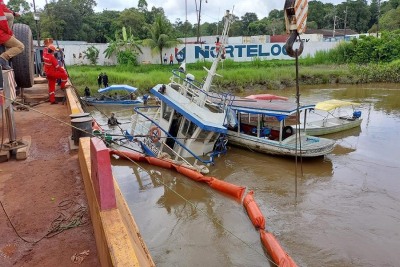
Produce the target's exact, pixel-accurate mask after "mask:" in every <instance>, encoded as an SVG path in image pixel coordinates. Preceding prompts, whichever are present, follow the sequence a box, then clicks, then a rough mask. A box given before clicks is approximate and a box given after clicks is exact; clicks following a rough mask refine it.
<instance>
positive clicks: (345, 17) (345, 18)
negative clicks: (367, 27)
mask: <svg viewBox="0 0 400 267" xmlns="http://www.w3.org/2000/svg"><path fill="white" fill-rule="evenodd" d="M344 13H345V14H344V38H345V39H346V26H347V25H346V24H347V6H346V11H344Z"/></svg>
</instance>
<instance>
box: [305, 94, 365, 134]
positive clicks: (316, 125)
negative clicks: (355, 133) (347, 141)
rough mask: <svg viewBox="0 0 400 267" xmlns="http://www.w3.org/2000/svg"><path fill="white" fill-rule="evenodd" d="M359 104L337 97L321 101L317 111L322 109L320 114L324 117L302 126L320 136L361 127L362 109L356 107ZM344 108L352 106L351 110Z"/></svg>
mask: <svg viewBox="0 0 400 267" xmlns="http://www.w3.org/2000/svg"><path fill="white" fill-rule="evenodd" d="M359 105H360V104H358V103H354V102H348V101H342V100H337V99H332V100H327V101H322V102H319V103H317V104H316V105H315V112H319V111H322V113H321V112H319V113H318V115H319V116H323V119H322V120H315V121H314V120H313V121H308V122H307V123H306V124H305V127H304V124H302V125H300V128H301V129H302V130H303V131H305V132H306V133H307V134H310V135H314V136H320V135H326V134H332V133H337V132H342V131H345V130H349V129H352V128H356V127H359V126H360V125H361V123H362V118H361V111H359V110H356V109H355V107H356V106H359ZM343 108H351V112H350V113H349V112H348V110H343ZM343 112H345V113H343ZM304 128H305V129H304Z"/></svg>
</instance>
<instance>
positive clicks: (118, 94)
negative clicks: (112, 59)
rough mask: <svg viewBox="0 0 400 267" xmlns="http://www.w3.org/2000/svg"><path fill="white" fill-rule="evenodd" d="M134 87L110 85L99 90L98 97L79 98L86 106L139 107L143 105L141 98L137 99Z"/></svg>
mask: <svg viewBox="0 0 400 267" xmlns="http://www.w3.org/2000/svg"><path fill="white" fill-rule="evenodd" d="M137 90H138V89H137V88H136V87H133V86H130V85H126V84H119V85H111V86H109V87H106V88H101V89H99V90H98V91H97V92H98V95H97V96H94V97H90V96H89V97H86V96H83V97H81V100H82V101H83V102H84V103H86V104H87V105H90V106H92V105H140V104H143V98H142V97H137V96H136V95H135V92H136V91H137Z"/></svg>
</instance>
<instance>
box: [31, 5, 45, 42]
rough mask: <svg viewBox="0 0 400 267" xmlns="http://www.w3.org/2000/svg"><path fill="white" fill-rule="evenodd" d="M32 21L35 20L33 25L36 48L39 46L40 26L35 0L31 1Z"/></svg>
mask: <svg viewBox="0 0 400 267" xmlns="http://www.w3.org/2000/svg"><path fill="white" fill-rule="evenodd" d="M46 4H47V0H46ZM33 19H34V20H35V24H36V35H37V42H38V46H40V25H39V20H40V17H39V14H38V13H36V3H35V0H33Z"/></svg>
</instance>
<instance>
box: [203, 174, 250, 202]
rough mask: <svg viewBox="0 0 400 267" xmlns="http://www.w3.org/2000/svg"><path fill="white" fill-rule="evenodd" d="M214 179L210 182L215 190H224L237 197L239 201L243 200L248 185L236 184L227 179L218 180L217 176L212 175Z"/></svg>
mask: <svg viewBox="0 0 400 267" xmlns="http://www.w3.org/2000/svg"><path fill="white" fill-rule="evenodd" d="M211 178H212V180H211V181H210V182H208V184H209V185H210V187H211V188H214V189H215V190H218V191H220V192H223V193H225V194H228V195H230V196H232V197H234V198H236V200H237V201H241V200H242V197H243V194H244V191H245V190H246V187H243V186H238V185H234V184H231V183H228V182H225V181H221V180H218V179H217V178H214V177H211Z"/></svg>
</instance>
